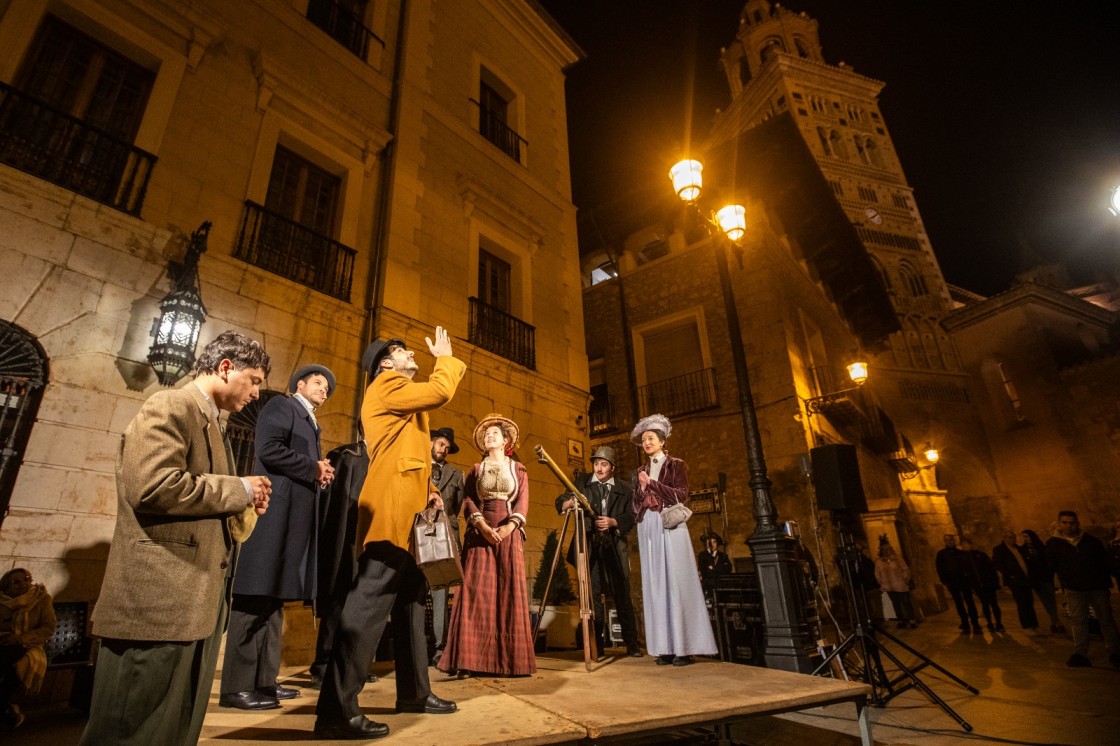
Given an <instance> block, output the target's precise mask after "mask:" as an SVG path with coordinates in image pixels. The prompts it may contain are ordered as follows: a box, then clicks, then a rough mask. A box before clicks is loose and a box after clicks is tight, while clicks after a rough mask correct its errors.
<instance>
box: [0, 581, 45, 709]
mask: <svg viewBox="0 0 1120 746" xmlns="http://www.w3.org/2000/svg"><path fill="white" fill-rule="evenodd" d="M56 624H57V622H56V620H55V618H54V605H53V604H52V602H51V594H49V593H47V589H46V588H44V587H43V586H42V585H41V584H35V583H32V582H31V573H30V572H28V571H27V570H25V569H24V568H22V567H17V568H15V569H13V570H9V571H8V572H6V573H4V575H3V576H2V577H0V729H3V730H14V729H15V728H17V727H19V725H20V723H22V722H23V713H21V712H20V711H19V708H18V707H16V706H15V705H13V704H11V699H12V695H13V694H15V693H16V691H17V690H18V689H19V687H20V686H21V685H22V686H23V687H24V688H25V689H26V690H27V691H28V692H30V693H32V694H34V693H35V692H37V691H39V687H40V686H42V684H43V674H44V673H46V670H47V654H46V652H45V651H44V650H43V645H44V644H46V642H47V640H49V639H50V637H51V635H53V634H54V628H55V626H56Z"/></svg>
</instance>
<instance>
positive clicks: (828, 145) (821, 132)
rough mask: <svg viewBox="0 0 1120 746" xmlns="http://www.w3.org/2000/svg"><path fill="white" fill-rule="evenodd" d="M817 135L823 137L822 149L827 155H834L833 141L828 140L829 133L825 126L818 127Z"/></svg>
mask: <svg viewBox="0 0 1120 746" xmlns="http://www.w3.org/2000/svg"><path fill="white" fill-rule="evenodd" d="M817 137H819V138H820V139H821V149H822V150H823V151H824V154H825V155H832V143H830V142H829V141H828V133H827V132H825V129H824V127H817Z"/></svg>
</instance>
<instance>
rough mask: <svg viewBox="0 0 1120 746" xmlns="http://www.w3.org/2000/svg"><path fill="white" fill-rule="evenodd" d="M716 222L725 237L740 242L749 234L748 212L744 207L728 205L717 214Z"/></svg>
mask: <svg viewBox="0 0 1120 746" xmlns="http://www.w3.org/2000/svg"><path fill="white" fill-rule="evenodd" d="M716 221H717V222H718V223H719V229H720V230H721V231H723V235H725V236H727V237H728V238H730V239H731V240H732V241H735V242H737V241H739V239H741V238H742V237H743V236H744V235H745V234H746V232H747V210H746V208H745V207H743V206H742V205H728V206H727V207H722V208H720V209H719V211H718V212H716Z"/></svg>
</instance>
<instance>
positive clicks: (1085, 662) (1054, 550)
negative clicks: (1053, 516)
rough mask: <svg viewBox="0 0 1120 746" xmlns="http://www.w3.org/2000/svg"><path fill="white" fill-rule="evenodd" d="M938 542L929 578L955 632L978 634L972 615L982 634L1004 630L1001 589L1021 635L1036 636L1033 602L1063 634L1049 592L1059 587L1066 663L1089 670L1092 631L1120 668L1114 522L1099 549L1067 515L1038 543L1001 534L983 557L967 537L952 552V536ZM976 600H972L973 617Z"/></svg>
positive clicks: (1119, 556) (1119, 558)
mask: <svg viewBox="0 0 1120 746" xmlns="http://www.w3.org/2000/svg"><path fill="white" fill-rule="evenodd" d="M944 544H945V546H944V548H943V549H941V550H940V551H939V552H938V553H937V558H936V566H937V576H938V578H939V579H940V580H941V582H942V584H943V585H944V586H945V587H946V588H947V589H948V591H949V593H950V595H951V596H952V599H953V605H954V607H955V608H956V612H957V615H958V616H959V617H960V629H961V631H962V632H969V631H971V632H981V631H982V628H981V626H980V618H979V617H980V614H983V616H984V620H985V622H986V623H987V627H988V630H989V631H994V632H1001V631H1003V630H1004V626H1003V619H1002V613H1001V611H1000V607H999V601H998V600H997V597H996V591H997V590H999V588H1000V587H1006V588H1007V589H1008V590H1009V591H1010V592H1011V597H1012V599H1014V602H1015V610H1016V612H1017V614H1018V617H1019V624H1020V626H1021V627H1022V628H1023V629H1024V630H1026V631H1027V632H1032V633H1037V632H1039V631H1040V626H1041V625H1040V622H1039V618H1038V614H1037V612H1036V611H1035V606H1034V599H1035V597H1037V598H1038V600H1039V601H1040V602H1041V604H1042V608H1043V609H1044V610H1045V611H1046V614H1047V616H1048V617H1049V622H1050V632H1051V633H1052V634H1057V633H1064V632H1066V626H1065V625H1064V624H1063V622H1062V618H1063V614H1062V613H1060V611H1059V607H1058V594H1057V591H1058V589H1061V590H1062V592H1063V599H1064V601H1063V605H1064V607H1065V608H1064V616H1065V617H1066V618H1067V619H1068V621H1069V626H1070V632H1071V633H1072V635H1073V647H1074V651H1073V654H1072V655H1071V656H1070V658H1069V660H1068V661H1067V662H1066V664H1067V665H1069V666H1071V667H1084V666H1089V665H1091V663H1090V660H1089V637H1090V633H1091V632H1092V633H1097V634H1100V635H1101V636H1102V637H1103V638H1104V642H1105V645H1106V647H1107V648H1108V654H1109V661H1110V662H1111V663H1112V665H1113V666H1115V667H1117V668H1120V634H1118V633H1117V628H1116V622H1115V620H1114V619H1113V613H1112V605H1111V599H1110V595H1111V588H1112V585H1113V583H1114V582H1115V583H1116V584H1117V587H1120V521H1118V522H1117V526H1116V527H1114V529H1113V532H1112V539H1111V542H1110V543H1108V545H1107V546H1106V544H1105V542H1103V541H1101V540H1100V539H1098V538H1097V537H1095V536H1093V535H1092V534H1089V533H1087V532H1085V531H1083V530H1082V529H1081V524H1080V521H1079V519H1078V517H1077V514H1076V513H1075V512H1073V511H1070V510H1063V511H1061V512H1060V513H1059V514H1058V520H1057V522H1056V523H1055V524H1054V527H1053V529H1052V532H1051V535H1050V537H1049V538H1047V539H1046V541H1043V540H1042V538H1041V537H1039V535H1038V534H1037V533H1035V532H1034V531H1031V530H1030V529H1026V530H1024V531H1022V532H1021V533H1019V534H1016V533H1015V532H1014V531H1006V532H1005V533H1004V534H1003V541H1002V542H1000V543H999V544H997V545H996V546H995V547H993V549H992V553H991V555H988V554H987V553H986V552H984V551H983V550H981V549H977V548H975V547H974V546H973V545H972V543H971V542H970V541H969V540H967V539H962V540H961V542H960V546H959V547H958V546H957V537H956V536H954V535H952V534H946V535H945V537H944ZM974 596H975V598H974ZM976 600H979V602H980V604H979V606H980V611H979V612H978V611H977V604H976Z"/></svg>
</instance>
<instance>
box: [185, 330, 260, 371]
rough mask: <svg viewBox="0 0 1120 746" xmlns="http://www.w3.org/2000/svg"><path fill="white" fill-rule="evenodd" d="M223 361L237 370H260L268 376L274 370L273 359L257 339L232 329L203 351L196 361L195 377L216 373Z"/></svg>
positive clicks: (223, 333) (219, 336) (220, 335)
mask: <svg viewBox="0 0 1120 746" xmlns="http://www.w3.org/2000/svg"><path fill="white" fill-rule="evenodd" d="M223 360H229V361H230V362H231V363H233V367H234V369H236V370H245V369H246V368H260V369H261V370H263V371H264V374H265V375H266V376H267V375H268V374H269V371H271V370H272V359H271V358H270V357H269V356H268V353H267V352H265V351H264V348H263V347H261V343H260V342H258V341H257V340H255V339H249V338H248V337H246V336H245V335H244V334H242V333H241V332H235V331H233V330H232V329H231V330H227V331H224V332H222V333H221V334H219V335H218V336H217V337H215V338H214V341H212V342H211V343H210V344H208V345H206V347H204V348H203V349H202V354H200V355H199V356H198V359H197V360H195V361H194V371H192V372H193V373H194V375H196V376H197V375H200V374H203V373H216V372H217V370H218V366H219V365H220V364H221V362H222V361H223Z"/></svg>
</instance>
